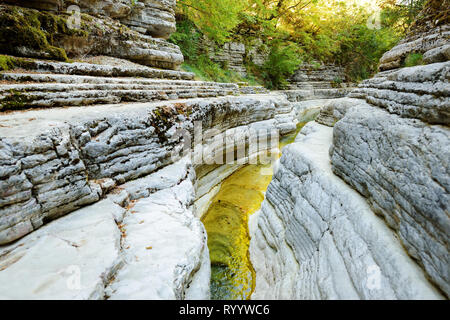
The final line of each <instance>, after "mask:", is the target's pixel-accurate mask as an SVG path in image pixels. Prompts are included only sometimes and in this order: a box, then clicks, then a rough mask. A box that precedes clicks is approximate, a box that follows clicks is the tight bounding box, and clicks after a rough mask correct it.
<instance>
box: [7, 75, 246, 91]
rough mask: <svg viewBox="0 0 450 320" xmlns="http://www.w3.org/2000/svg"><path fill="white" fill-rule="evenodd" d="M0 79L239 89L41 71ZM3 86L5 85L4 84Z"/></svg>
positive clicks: (219, 84)
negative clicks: (44, 72) (40, 72)
mask: <svg viewBox="0 0 450 320" xmlns="http://www.w3.org/2000/svg"><path fill="white" fill-rule="evenodd" d="M0 80H4V81H10V82H14V83H16V82H19V83H20V82H25V83H26V84H27V85H28V84H30V82H37V83H46V82H51V83H62V84H82V83H90V84H135V85H136V84H147V85H158V84H165V85H187V86H198V85H201V86H214V87H221V88H230V89H233V90H235V89H237V85H236V84H233V83H216V82H206V81H188V80H167V79H141V78H132V77H124V78H113V77H97V76H79V75H60V74H39V73H12V72H7V73H2V74H0ZM1 87H4V85H2V86H1Z"/></svg>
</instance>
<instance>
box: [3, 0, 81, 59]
mask: <svg viewBox="0 0 450 320" xmlns="http://www.w3.org/2000/svg"><path fill="white" fill-rule="evenodd" d="M61 35H77V36H87V33H86V32H85V31H83V30H78V29H71V28H68V27H67V19H66V18H65V16H63V15H56V14H53V13H50V12H40V11H38V10H34V9H27V8H21V7H17V6H0V52H1V53H5V54H12V55H21V56H28V57H37V58H49V59H55V60H60V61H67V55H66V52H65V50H64V49H63V48H59V47H58V46H56V45H55V43H56V39H57V37H59V36H61Z"/></svg>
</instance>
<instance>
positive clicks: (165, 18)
mask: <svg viewBox="0 0 450 320" xmlns="http://www.w3.org/2000/svg"><path fill="white" fill-rule="evenodd" d="M2 2H6V3H9V4H13V5H17V6H21V7H26V8H33V9H37V10H48V11H53V12H64V11H73V10H79V11H80V12H82V13H85V14H89V15H92V16H96V17H109V18H112V19H119V20H120V21H121V22H122V23H123V24H125V25H127V26H129V27H131V28H133V29H134V30H136V31H138V32H140V33H143V34H149V35H151V36H152V37H156V38H168V37H169V36H170V34H171V33H173V32H175V30H176V26H175V6H176V0H142V1H132V0H46V1H40V0H26V1H18V0H6V1H2Z"/></svg>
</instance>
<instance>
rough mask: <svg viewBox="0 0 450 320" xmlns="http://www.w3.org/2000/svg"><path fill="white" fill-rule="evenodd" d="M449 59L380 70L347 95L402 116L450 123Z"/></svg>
mask: <svg viewBox="0 0 450 320" xmlns="http://www.w3.org/2000/svg"><path fill="white" fill-rule="evenodd" d="M449 78H450V62H449V61H447V62H441V63H434V64H428V65H424V66H416V67H410V68H403V69H399V70H394V71H387V72H382V73H380V74H378V75H377V76H375V77H374V78H372V79H368V80H365V81H364V82H362V83H361V84H360V85H359V87H358V88H357V89H356V90H354V91H353V92H351V93H350V95H349V96H350V97H353V98H362V99H365V100H366V101H367V102H368V103H370V104H372V105H374V106H377V107H380V108H383V109H386V110H387V111H388V112H389V113H393V114H398V115H400V116H401V117H404V118H415V119H420V120H422V121H424V122H427V123H432V124H435V123H436V124H446V125H448V124H449V123H450V108H449V106H450V84H449Z"/></svg>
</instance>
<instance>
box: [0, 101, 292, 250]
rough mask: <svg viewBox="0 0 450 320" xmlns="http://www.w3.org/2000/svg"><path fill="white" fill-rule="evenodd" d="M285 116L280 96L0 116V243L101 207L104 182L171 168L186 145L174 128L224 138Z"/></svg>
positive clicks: (282, 125) (284, 103)
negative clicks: (81, 209) (88, 206)
mask: <svg viewBox="0 0 450 320" xmlns="http://www.w3.org/2000/svg"><path fill="white" fill-rule="evenodd" d="M290 111H291V110H290V107H289V103H288V102H287V101H286V100H285V99H284V98H283V97H282V96H270V95H267V96H256V97H251V96H249V97H234V98H233V97H227V98H222V99H209V100H207V99H192V100H186V101H183V102H180V103H159V104H158V103H149V104H147V105H146V104H143V105H119V106H115V107H112V106H97V107H95V108H93V109H85V108H70V109H65V110H52V111H33V112H27V113H17V114H15V115H14V116H11V115H3V116H0V118H1V122H2V123H4V125H2V127H1V128H0V129H1V139H0V140H1V155H2V158H1V161H2V162H1V177H2V182H1V183H2V188H1V192H2V197H1V198H2V202H1V204H0V206H1V209H0V219H1V220H0V221H1V223H0V230H1V231H0V234H1V237H0V239H1V240H0V243H7V242H10V241H13V240H15V239H17V238H20V237H21V236H23V235H25V234H27V233H29V232H31V231H32V230H34V229H37V228H39V227H40V226H41V225H42V224H44V223H46V222H47V221H49V220H51V219H54V218H56V217H59V216H61V215H63V214H66V213H68V212H71V211H73V210H75V209H77V208H79V207H81V206H83V205H86V204H89V203H92V202H95V201H97V200H99V198H100V196H101V195H102V194H104V193H105V191H106V190H107V189H108V188H110V186H109V187H105V186H103V187H102V185H103V184H102V182H103V179H112V181H113V185H115V184H120V183H124V182H126V181H129V180H132V179H136V178H138V177H142V176H144V175H147V174H150V173H151V172H153V171H155V170H157V169H158V168H161V167H163V166H165V165H167V164H169V163H171V162H172V161H173V158H172V154H173V153H176V152H178V151H179V149H180V148H182V147H183V143H184V142H183V140H182V139H183V137H182V136H179V135H178V136H177V132H176V129H177V128H180V129H185V130H188V132H191V133H192V132H193V131H192V130H193V127H194V122H196V121H199V122H201V123H202V126H203V128H204V129H211V128H215V129H216V130H218V131H219V132H224V131H225V130H228V129H230V128H234V127H239V126H243V125H247V124H250V123H253V122H258V121H264V120H270V119H273V118H275V117H276V115H277V114H283V113H287V114H288V113H290ZM29 119H31V120H29ZM291 121H293V119H292V118H291ZM270 124H271V125H272V126H274V127H275V126H279V127H280V129H281V130H284V131H286V130H287V131H289V130H294V129H295V124H293V125H290V126H289V124H288V123H286V122H283V121H271V122H270ZM286 125H287V126H286ZM30 133H32V134H30ZM192 143H193V142H192ZM105 188H106V189H105ZM25 208H26V210H24V209H25Z"/></svg>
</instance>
